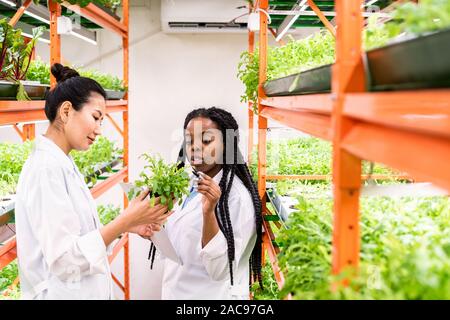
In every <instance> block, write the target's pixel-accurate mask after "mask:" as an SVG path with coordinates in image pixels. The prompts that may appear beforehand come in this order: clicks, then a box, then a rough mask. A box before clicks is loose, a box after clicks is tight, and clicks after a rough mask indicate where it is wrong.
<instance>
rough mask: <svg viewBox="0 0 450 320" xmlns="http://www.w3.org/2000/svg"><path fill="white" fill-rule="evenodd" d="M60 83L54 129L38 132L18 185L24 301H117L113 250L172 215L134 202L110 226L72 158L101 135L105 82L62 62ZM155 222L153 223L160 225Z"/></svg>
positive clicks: (48, 104) (49, 107)
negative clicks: (118, 243)
mask: <svg viewBox="0 0 450 320" xmlns="http://www.w3.org/2000/svg"><path fill="white" fill-rule="evenodd" d="M51 72H52V74H53V75H54V76H55V78H56V80H57V82H58V83H57V85H56V86H55V87H54V88H53V89H52V90H50V91H49V93H48V94H47V96H46V101H45V114H46V116H47V118H48V120H49V121H50V125H49V127H48V130H47V132H46V133H45V134H44V135H42V136H38V137H36V142H35V147H34V149H33V151H32V153H31V155H30V157H29V159H28V160H27V161H26V163H25V165H24V167H23V169H22V172H21V175H20V178H19V183H18V187H17V198H16V209H15V212H16V214H15V219H16V231H17V254H18V263H19V275H20V282H21V290H22V298H24V299H112V298H113V296H112V279H111V272H110V269H109V264H108V257H107V254H108V251H109V250H108V249H111V247H112V245H111V244H112V242H113V241H114V240H115V239H116V238H117V237H118V236H119V235H120V234H122V233H124V232H134V233H138V234H140V235H141V236H143V237H149V236H151V235H152V234H153V231H155V230H158V226H159V225H160V224H162V223H163V222H164V221H165V220H166V219H167V217H168V216H169V214H167V206H163V205H162V204H159V201H157V202H156V205H155V206H154V207H151V206H150V202H149V201H148V200H145V197H146V196H147V194H148V191H146V192H143V193H141V195H140V196H138V197H137V198H136V199H134V200H133V201H131V202H130V204H129V206H128V208H127V209H125V210H124V211H123V212H122V213H121V214H120V215H119V216H118V217H117V218H116V219H115V220H113V221H112V222H110V223H108V224H107V225H106V226H102V225H101V223H100V221H99V218H98V214H97V210H96V204H95V201H94V199H93V198H92V195H91V193H90V191H89V189H88V187H87V186H86V184H85V182H84V178H83V176H82V175H81V174H80V172H79V171H78V168H77V167H76V165H75V163H74V162H73V160H72V158H71V157H70V155H69V153H70V151H71V150H87V149H89V146H90V145H91V144H92V143H94V141H95V138H96V137H97V136H98V135H100V134H101V123H102V120H103V118H104V116H105V112H106V101H105V98H106V94H105V91H104V90H103V88H102V87H101V86H100V85H99V84H98V83H97V82H96V81H95V80H92V79H89V78H85V77H81V76H80V75H79V74H78V72H77V71H75V70H73V69H71V68H68V67H64V66H62V65H61V64H54V65H53V66H52V68H51ZM152 226H153V229H152Z"/></svg>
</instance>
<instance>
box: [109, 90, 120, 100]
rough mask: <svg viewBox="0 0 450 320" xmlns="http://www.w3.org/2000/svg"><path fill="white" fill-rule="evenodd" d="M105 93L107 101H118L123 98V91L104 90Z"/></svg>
mask: <svg viewBox="0 0 450 320" xmlns="http://www.w3.org/2000/svg"><path fill="white" fill-rule="evenodd" d="M105 92H106V99H108V100H120V99H123V97H124V96H125V91H113V90H105Z"/></svg>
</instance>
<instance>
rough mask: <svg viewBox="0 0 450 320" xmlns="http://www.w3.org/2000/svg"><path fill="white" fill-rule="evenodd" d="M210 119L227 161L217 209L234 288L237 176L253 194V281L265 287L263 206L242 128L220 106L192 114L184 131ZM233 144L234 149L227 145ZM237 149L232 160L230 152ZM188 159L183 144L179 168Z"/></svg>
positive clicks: (187, 119) (201, 109)
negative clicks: (231, 201) (232, 201)
mask: <svg viewBox="0 0 450 320" xmlns="http://www.w3.org/2000/svg"><path fill="white" fill-rule="evenodd" d="M198 117H202V118H208V119H210V120H212V121H214V122H215V123H216V124H217V125H218V126H219V129H220V131H221V132H222V136H223V146H224V148H223V155H224V159H227V160H226V161H224V164H223V167H222V170H223V176H222V178H221V180H220V182H219V187H220V190H221V192H222V194H221V196H220V199H219V202H218V204H217V206H216V209H215V214H216V219H217V223H218V225H219V228H220V230H221V231H222V233H223V234H224V236H225V239H226V240H227V246H228V250H227V251H228V265H229V270H230V280H231V285H233V268H232V266H233V261H234V260H235V247H234V235H233V226H232V224H231V219H230V210H229V207H228V197H229V194H230V190H231V186H232V184H233V180H234V178H235V176H237V177H238V178H239V179H240V180H241V181H242V183H243V184H244V186H245V188H246V189H247V190H248V191H249V193H250V195H251V197H252V202H253V206H254V209H255V226H256V243H255V246H254V248H253V251H252V254H251V256H250V280H253V281H258V282H259V285H260V286H261V288H262V277H261V255H262V213H261V210H262V205H261V200H260V198H259V194H258V189H257V188H256V185H255V183H254V182H253V179H252V176H251V174H250V170H249V169H248V166H247V164H246V163H245V161H244V159H243V156H242V153H241V152H240V150H239V147H238V143H239V135H238V129H239V126H238V124H237V122H236V120H235V119H234V117H233V116H232V114H231V113H229V112H227V111H225V110H223V109H220V108H216V107H211V108H208V109H205V108H199V109H196V110H193V111H191V112H190V113H189V114H188V115H187V116H186V119H185V120H184V126H183V128H184V129H185V130H186V128H187V125H188V123H189V122H190V121H191V120H192V119H194V118H198ZM227 143H232V144H233V145H232V146H229V145H227ZM230 149H231V150H233V155H232V158H231V161H230V160H229V156H227V155H228V153H227V150H230ZM185 156H186V142H185V141H184V142H183V146H182V148H181V150H180V153H179V157H178V161H179V163H180V164H179V166H180V167H182V166H184V159H185Z"/></svg>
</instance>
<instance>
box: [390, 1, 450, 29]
mask: <svg viewBox="0 0 450 320" xmlns="http://www.w3.org/2000/svg"><path fill="white" fill-rule="evenodd" d="M388 25H389V26H388V27H389V28H391V29H396V30H400V31H401V32H407V33H412V34H416V35H419V34H423V33H426V32H432V31H437V30H441V29H445V28H448V27H450V2H449V1H448V0H421V1H419V4H415V3H412V2H405V3H404V4H402V5H400V6H398V7H397V8H396V10H395V11H394V12H393V22H391V23H389V24H388ZM397 32H398V31H397Z"/></svg>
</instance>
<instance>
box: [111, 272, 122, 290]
mask: <svg viewBox="0 0 450 320" xmlns="http://www.w3.org/2000/svg"><path fill="white" fill-rule="evenodd" d="M111 277H112V279H113V281H114V282H115V283H116V284H117V286H118V287H119V288H120V290H122V291H123V292H125V287H124V286H123V285H122V284H121V283H120V281H119V279H117V277H116V276H115V275H114V274H113V273H111Z"/></svg>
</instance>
